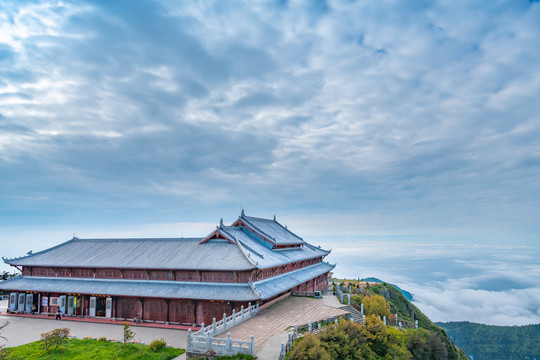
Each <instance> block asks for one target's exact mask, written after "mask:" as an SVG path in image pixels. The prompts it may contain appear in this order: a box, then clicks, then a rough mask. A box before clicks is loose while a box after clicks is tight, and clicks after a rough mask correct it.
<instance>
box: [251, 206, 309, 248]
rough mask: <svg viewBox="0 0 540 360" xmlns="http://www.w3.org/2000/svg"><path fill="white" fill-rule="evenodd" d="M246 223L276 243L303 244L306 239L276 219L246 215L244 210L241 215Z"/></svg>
mask: <svg viewBox="0 0 540 360" xmlns="http://www.w3.org/2000/svg"><path fill="white" fill-rule="evenodd" d="M240 219H242V220H243V221H244V222H245V223H246V225H248V226H249V227H251V228H253V229H254V230H256V231H258V232H259V233H261V234H262V235H264V236H266V237H268V238H270V240H272V241H274V242H275V243H276V244H303V243H304V240H303V239H302V238H301V237H299V236H298V235H296V234H294V233H293V232H291V231H289V230H288V229H287V228H286V227H284V226H283V225H281V224H280V223H279V222H277V221H276V219H273V220H271V219H262V218H257V217H253V216H246V215H244V213H243V212H242V215H240Z"/></svg>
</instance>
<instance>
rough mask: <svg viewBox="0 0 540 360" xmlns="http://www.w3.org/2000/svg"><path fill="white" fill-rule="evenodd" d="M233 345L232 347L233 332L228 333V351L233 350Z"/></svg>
mask: <svg viewBox="0 0 540 360" xmlns="http://www.w3.org/2000/svg"><path fill="white" fill-rule="evenodd" d="M231 347H232V341H231V333H227V345H226V349H227V351H231Z"/></svg>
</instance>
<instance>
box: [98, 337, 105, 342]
mask: <svg viewBox="0 0 540 360" xmlns="http://www.w3.org/2000/svg"><path fill="white" fill-rule="evenodd" d="M98 340H99V341H107V338H106V337H105V336H102V337H100V338H99V339H98Z"/></svg>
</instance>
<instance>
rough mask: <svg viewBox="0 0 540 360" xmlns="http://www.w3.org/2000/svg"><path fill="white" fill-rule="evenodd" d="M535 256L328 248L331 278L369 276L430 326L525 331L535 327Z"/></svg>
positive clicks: (538, 313) (391, 243) (436, 247)
mask: <svg viewBox="0 0 540 360" xmlns="http://www.w3.org/2000/svg"><path fill="white" fill-rule="evenodd" d="M327 246H331V244H330V243H329V244H328V245H327ZM538 256H540V247H539V246H538V245H530V246H513V245H478V244H459V243H458V244H441V243H431V242H418V241H417V242H414V241H403V239H393V240H391V239H371V240H367V239H363V240H355V241H351V242H347V243H345V244H343V243H340V244H337V243H336V244H334V250H333V252H332V255H331V257H330V258H331V260H333V261H335V262H337V263H338V266H337V267H336V270H335V272H336V276H337V277H346V278H349V279H351V278H358V277H360V278H364V277H370V276H374V277H377V278H379V279H381V280H383V281H388V282H390V283H394V284H396V285H398V286H399V287H401V288H402V289H405V290H408V291H410V292H412V293H413V294H414V302H415V304H416V305H417V306H418V307H419V308H420V309H421V310H422V311H423V312H424V313H425V314H427V315H428V316H429V318H430V319H431V320H433V321H442V322H445V321H471V322H477V323H484V324H491V325H526V324H537V323H540V280H539V279H540V267H539V266H538Z"/></svg>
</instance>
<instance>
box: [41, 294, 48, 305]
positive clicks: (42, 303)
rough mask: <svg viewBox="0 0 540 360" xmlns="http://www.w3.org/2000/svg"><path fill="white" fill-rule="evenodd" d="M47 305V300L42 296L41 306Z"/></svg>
mask: <svg viewBox="0 0 540 360" xmlns="http://www.w3.org/2000/svg"><path fill="white" fill-rule="evenodd" d="M47 305H49V298H48V297H47V296H43V297H42V298H41V306H47Z"/></svg>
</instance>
